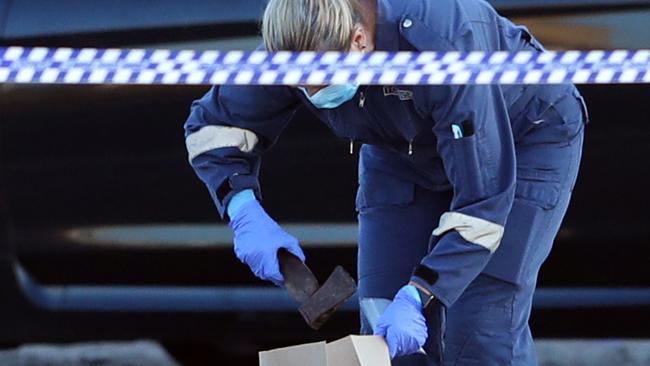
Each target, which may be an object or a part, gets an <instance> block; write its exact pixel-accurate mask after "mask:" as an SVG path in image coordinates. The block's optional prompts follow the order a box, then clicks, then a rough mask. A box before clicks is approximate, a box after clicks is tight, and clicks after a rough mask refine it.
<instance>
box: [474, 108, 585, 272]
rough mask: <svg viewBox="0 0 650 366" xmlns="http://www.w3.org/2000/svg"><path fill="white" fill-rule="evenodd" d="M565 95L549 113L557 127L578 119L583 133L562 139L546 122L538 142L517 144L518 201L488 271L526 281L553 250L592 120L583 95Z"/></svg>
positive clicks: (536, 133)
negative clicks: (586, 113)
mask: <svg viewBox="0 0 650 366" xmlns="http://www.w3.org/2000/svg"><path fill="white" fill-rule="evenodd" d="M563 100H564V102H561V103H559V104H558V105H557V106H552V107H551V108H549V109H548V110H547V111H546V112H545V114H544V115H543V116H544V117H545V118H546V119H547V120H548V121H549V124H551V125H553V126H558V125H559V124H565V125H570V126H574V125H576V124H578V125H579V126H580V127H579V129H578V132H577V133H576V135H575V136H570V137H568V138H565V140H562V139H559V138H558V135H557V134H558V130H557V129H554V128H550V129H549V128H545V127H544V126H540V127H539V131H536V132H534V133H531V134H532V135H535V140H536V141H535V143H530V144H529V143H524V144H521V145H520V146H518V147H517V188H516V193H515V202H514V204H513V208H512V210H511V213H510V215H509V216H508V221H507V223H506V229H505V234H504V237H503V240H502V242H501V246H500V247H499V249H498V250H497V252H496V253H495V254H494V256H493V257H492V259H491V260H490V262H489V263H488V265H487V266H486V268H485V270H484V272H483V273H486V274H489V275H491V276H494V277H497V278H499V279H502V280H505V281H509V282H512V283H515V284H524V283H527V282H530V281H531V280H532V279H534V277H536V275H537V273H538V271H539V269H540V267H541V265H542V264H543V262H544V261H545V260H546V258H547V257H548V255H549V253H550V251H551V248H552V245H553V242H554V240H555V236H556V235H557V233H558V231H559V229H560V226H561V223H562V220H563V218H564V215H565V213H566V211H567V208H568V205H569V200H570V197H571V192H572V191H573V188H574V186H575V183H576V179H577V175H578V171H579V166H580V160H581V158H582V142H583V135H584V123H585V122H586V119H585V117H584V114H583V111H582V107H581V102H580V101H579V100H578V99H576V98H575V97H574V96H570V97H569V99H563ZM558 120H561V121H560V122H558ZM573 129H574V127H571V130H573ZM566 131H567V130H562V132H561V133H562V134H565V133H566ZM543 135H549V136H546V137H541V136H543ZM540 139H541V141H542V142H539V141H537V140H540ZM557 141H560V142H557Z"/></svg>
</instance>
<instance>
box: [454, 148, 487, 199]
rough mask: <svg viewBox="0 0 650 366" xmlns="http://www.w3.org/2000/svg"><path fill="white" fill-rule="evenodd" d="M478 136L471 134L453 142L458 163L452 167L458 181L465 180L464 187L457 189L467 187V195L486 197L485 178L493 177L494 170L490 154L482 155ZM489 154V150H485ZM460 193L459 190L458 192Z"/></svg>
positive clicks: (455, 158) (455, 159)
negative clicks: (478, 144)
mask: <svg viewBox="0 0 650 366" xmlns="http://www.w3.org/2000/svg"><path fill="white" fill-rule="evenodd" d="M476 139H477V136H476V135H471V136H467V137H463V138H461V139H457V140H453V141H452V142H451V144H452V148H453V153H454V162H453V164H458V165H457V166H454V167H452V170H453V171H454V174H457V175H458V176H457V180H456V181H458V182H463V185H462V187H457V189H467V190H468V192H465V193H466V194H465V196H468V197H484V196H485V183H486V182H484V179H491V176H490V174H491V173H492V172H493V169H492V167H491V166H489V165H490V164H491V157H490V156H485V155H484V156H481V154H479V150H478V146H477V141H476ZM485 154H489V151H485ZM457 193H458V192H457Z"/></svg>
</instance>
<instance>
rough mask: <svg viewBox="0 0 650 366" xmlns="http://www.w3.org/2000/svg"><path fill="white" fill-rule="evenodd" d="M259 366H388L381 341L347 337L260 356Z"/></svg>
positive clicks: (385, 349)
mask: <svg viewBox="0 0 650 366" xmlns="http://www.w3.org/2000/svg"><path fill="white" fill-rule="evenodd" d="M259 356H260V366H390V356H389V354H388V346H386V342H385V341H384V339H383V338H382V337H375V336H349V337H346V338H343V339H340V340H338V341H336V342H332V343H325V342H318V343H310V344H303V345H300V346H294V347H287V348H280V349H276V350H272V351H265V352H260V354H259Z"/></svg>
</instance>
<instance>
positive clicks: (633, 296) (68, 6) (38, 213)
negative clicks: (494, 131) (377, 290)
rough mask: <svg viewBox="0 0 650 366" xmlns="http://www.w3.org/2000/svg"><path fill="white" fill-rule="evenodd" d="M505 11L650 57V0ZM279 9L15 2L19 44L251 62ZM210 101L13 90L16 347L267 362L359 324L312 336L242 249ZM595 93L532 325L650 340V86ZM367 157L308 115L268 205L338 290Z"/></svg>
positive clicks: (4, 161) (266, 175) (3, 297)
mask: <svg viewBox="0 0 650 366" xmlns="http://www.w3.org/2000/svg"><path fill="white" fill-rule="evenodd" d="M494 4H495V5H496V6H497V7H499V8H500V10H501V11H502V12H503V13H504V14H506V15H510V16H512V17H515V19H516V21H518V22H521V23H524V24H528V25H529V26H530V27H531V28H532V29H533V32H535V33H536V34H537V35H538V36H539V37H540V38H541V39H542V41H544V42H545V43H546V44H547V45H549V46H550V47H551V48H610V49H611V48H642V47H645V48H650V28H648V26H647V25H648V24H649V23H650V2H649V1H624V0H617V1H611V3H609V2H607V1H595V0H593V1H586V0H585V1H577V0H576V1H568V0H557V1H539V0H531V1H516V0H500V1H496V0H495V1H494ZM262 8H263V1H239V2H232V1H231V2H225V1H215V0H213V1H206V0H192V1H184V2H178V1H175V0H160V1H157V2H155V6H154V5H152V4H151V3H150V2H146V1H129V2H116V1H109V0H96V1H86V2H72V1H63V2H51V1H48V0H4V1H2V0H0V32H1V33H0V42H1V43H2V44H3V45H4V46H8V45H24V46H47V47H59V46H67V47H84V46H92V47H100V48H103V47H146V48H183V49H222V50H225V49H252V48H254V47H255V46H256V45H257V44H258V43H259V41H260V40H259V38H258V22H259V16H260V14H261V12H262ZM206 90H207V88H206V87H178V86H175V87H152V86H138V87H134V86H129V87H116V86H16V85H0V164H1V165H0V167H1V171H0V218H1V220H2V221H1V224H2V231H1V232H0V233H1V237H0V324H2V326H1V327H0V343H2V344H5V345H12V344H18V343H22V342H72V341H83V340H104V339H110V340H117V339H134V338H152V339H158V340H161V341H162V342H164V343H165V344H166V345H168V346H169V347H170V348H171V349H172V350H175V349H177V347H178V346H179V345H182V346H183V347H180V348H178V349H187V344H205V343H210V344H211V345H212V347H211V348H212V349H213V350H214V349H216V351H217V353H221V354H222V355H246V356H247V357H249V358H250V360H255V359H256V352H257V350H259V349H262V348H270V347H274V346H278V345H286V344H291V343H297V342H302V341H305V340H316V339H318V340H321V339H332V338H337V337H339V336H342V335H345V334H349V333H354V332H356V331H357V328H358V326H357V324H358V319H357V315H356V312H355V311H354V310H355V309H356V305H355V304H354V302H350V303H349V304H348V305H347V306H346V307H345V308H344V309H343V311H342V312H341V313H340V314H337V316H335V317H334V318H333V319H332V321H331V322H330V323H329V324H328V325H327V326H326V327H324V328H323V329H322V330H321V331H320V332H314V331H311V330H310V329H309V328H308V327H307V326H306V325H305V324H304V323H303V321H302V319H301V318H300V315H299V314H298V313H297V312H296V311H295V308H296V305H295V304H294V303H292V302H291V301H290V300H289V299H288V297H287V296H286V294H284V292H283V291H282V290H279V289H274V288H271V287H268V286H267V285H266V284H265V283H261V282H259V281H257V280H255V279H254V278H253V276H252V275H251V274H250V273H249V272H248V269H247V268H246V267H245V266H243V265H242V264H240V263H239V262H238V261H237V259H236V258H235V256H234V255H233V253H232V249H231V244H230V242H231V237H230V232H229V229H228V228H227V226H224V224H223V223H221V222H220V221H219V219H218V215H217V212H216V209H215V207H214V206H213V204H212V202H211V200H210V198H209V195H208V194H207V191H206V190H205V188H204V186H203V185H202V184H201V183H200V181H199V180H198V179H197V178H196V177H195V176H194V173H193V172H192V170H191V168H190V167H189V164H188V162H187V153H186V151H185V145H184V139H183V130H182V124H183V122H184V121H185V119H186V117H187V115H188V112H189V106H190V103H191V102H192V100H194V99H196V98H198V97H200V96H201V95H202V94H203V93H205V91H206ZM581 91H582V92H583V94H584V95H585V98H586V99H587V101H588V103H589V106H590V112H591V120H592V121H591V124H590V125H589V127H588V133H587V142H586V150H585V158H584V164H583V167H582V175H581V177H580V180H579V183H578V186H577V188H576V190H575V196H574V200H573V205H572V208H571V209H570V212H569V215H568V217H567V219H566V222H565V225H564V228H563V230H562V232H561V234H560V236H559V238H558V240H557V243H556V246H555V250H554V252H553V254H552V256H551V258H550V259H549V261H548V263H547V265H546V266H545V267H544V269H543V272H542V274H541V277H540V291H539V294H538V297H537V301H536V304H535V311H534V314H533V316H532V322H533V330H534V331H536V335H537V336H538V337H635V338H638V337H649V336H650V331H649V330H648V328H647V327H646V326H645V325H644V324H642V323H641V322H639V319H648V318H650V267H649V266H648V261H649V260H650V245H648V237H649V236H650V225H648V221H649V220H650V214H648V211H647V208H648V207H649V206H650V193H648V191H647V190H648V187H650V170H649V167H648V164H647V162H646V161H645V160H646V159H645V158H646V157H648V156H650V144H648V141H650V124H649V122H650V120H648V118H649V117H648V116H650V105H649V104H648V102H647V100H648V95H650V87H649V86H648V85H624V86H623V85H612V86H586V87H581ZM356 164H357V155H356V154H354V155H350V154H349V145H348V143H347V142H345V141H339V140H337V139H335V138H334V137H333V136H332V134H331V133H330V132H329V131H328V130H327V129H326V128H325V127H324V126H323V125H321V124H320V123H319V122H318V121H316V120H315V119H314V117H313V116H311V115H310V114H309V113H308V112H306V111H302V112H300V113H299V114H298V115H297V116H296V118H295V120H294V122H293V123H292V124H291V125H290V127H289V128H288V129H287V130H286V131H285V133H284V135H283V137H282V138H281V141H280V143H279V144H278V145H277V146H276V147H275V148H274V149H273V150H272V151H271V153H269V154H268V156H266V158H265V162H264V167H263V173H262V180H263V189H264V192H265V202H264V204H265V207H267V209H268V210H269V212H270V213H271V214H272V215H273V216H274V217H275V218H277V219H278V220H279V221H281V222H282V223H290V224H289V225H287V228H288V230H289V231H291V232H293V233H295V234H296V235H297V236H298V237H299V238H300V239H301V240H302V242H303V244H304V245H305V247H306V251H307V255H308V257H309V258H310V263H309V264H310V265H311V266H312V267H313V269H314V270H315V272H316V273H317V275H318V276H319V277H320V278H321V279H324V278H325V276H326V275H327V274H328V272H329V271H330V270H331V269H332V268H333V267H334V266H335V265H336V264H342V265H344V266H345V267H346V268H347V269H348V270H349V271H350V272H352V273H354V271H355V267H356V265H355V258H356V252H355V251H356V249H355V242H356V227H355V224H354V223H355V222H356V213H355V210H354V196H355V190H356V184H357V182H356ZM288 177H294V178H295V177H299V179H288ZM313 190H316V191H317V192H318V194H317V195H313V194H312V193H311V192H312V191H313ZM308 200H310V201H311V202H312V204H311V205H309V206H306V205H304V204H303V202H306V201H308ZM222 360H223V359H222ZM241 362H244V361H241ZM240 364H241V363H240Z"/></svg>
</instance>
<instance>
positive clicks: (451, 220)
mask: <svg viewBox="0 0 650 366" xmlns="http://www.w3.org/2000/svg"><path fill="white" fill-rule="evenodd" d="M451 230H456V231H457V232H458V233H459V234H460V236H462V237H463V239H465V240H467V241H468V242H470V243H473V244H476V245H480V246H482V247H483V248H485V249H487V250H489V251H490V252H491V253H494V252H495V251H496V250H497V249H498V248H499V245H500V244H501V239H503V232H504V227H503V226H501V225H498V224H495V223H493V222H490V221H487V220H483V219H479V218H477V217H472V216H469V215H465V214H461V213H458V212H447V213H445V214H444V215H442V217H440V226H439V227H438V228H437V229H435V230H434V231H433V235H436V236H441V235H443V234H445V233H446V232H448V231H451Z"/></svg>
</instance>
